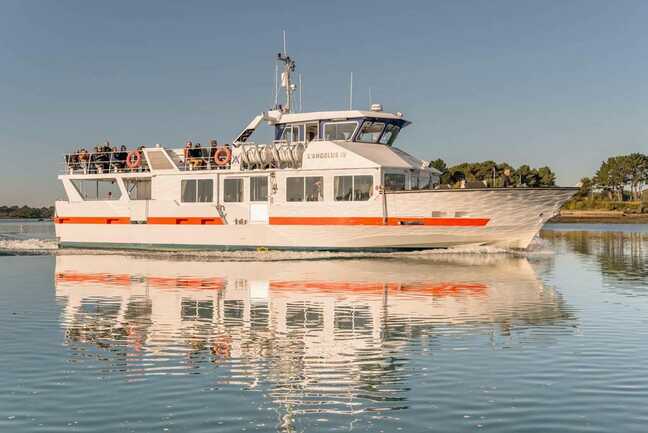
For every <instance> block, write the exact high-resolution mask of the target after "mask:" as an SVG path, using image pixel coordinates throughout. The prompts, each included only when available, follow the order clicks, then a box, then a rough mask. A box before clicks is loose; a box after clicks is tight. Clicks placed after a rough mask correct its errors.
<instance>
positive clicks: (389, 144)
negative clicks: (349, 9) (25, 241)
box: [55, 54, 577, 251]
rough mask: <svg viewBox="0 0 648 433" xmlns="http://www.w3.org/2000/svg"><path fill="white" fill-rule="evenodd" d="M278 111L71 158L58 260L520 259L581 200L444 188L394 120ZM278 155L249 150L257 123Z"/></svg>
mask: <svg viewBox="0 0 648 433" xmlns="http://www.w3.org/2000/svg"><path fill="white" fill-rule="evenodd" d="M278 61H279V62H281V63H282V64H283V68H284V70H283V73H282V76H281V81H282V86H283V87H284V88H285V89H286V101H285V105H283V106H282V105H279V104H277V105H275V107H273V109H272V110H270V111H267V112H263V113H261V114H259V115H258V116H256V117H255V118H254V119H253V120H252V121H251V122H250V124H249V125H248V126H247V127H246V128H245V129H244V130H243V131H242V132H241V133H240V134H239V136H238V137H237V138H236V139H235V140H234V141H233V143H232V144H231V145H230V144H225V145H219V144H218V143H216V142H215V141H214V140H212V141H210V145H209V146H205V147H201V146H200V145H198V144H196V145H194V144H193V143H192V142H187V144H186V145H185V147H184V148H180V149H173V148H167V147H164V146H161V145H156V146H155V147H143V146H142V147H140V148H139V149H137V150H132V151H130V152H128V150H127V149H126V148H124V147H122V148H121V149H120V150H118V149H117V148H111V147H110V146H107V147H104V148H96V149H95V151H94V152H87V151H85V150H81V151H78V152H75V153H73V154H70V155H67V156H66V172H65V174H63V175H60V176H59V179H60V180H61V181H62V183H63V186H64V188H65V192H66V194H67V200H65V201H58V202H56V218H55V223H56V236H57V238H58V240H59V245H60V247H78V248H120V249H152V250H180V249H209V250H212V249H213V250H223V249H231V250H245V249H257V250H258V249H261V250H264V249H288V250H327V251H394V250H418V249H430V248H449V247H456V246H467V245H491V246H496V247H503V248H522V249H523V248H526V247H527V246H528V245H529V243H530V242H531V240H532V239H533V237H534V236H535V235H536V234H537V233H538V231H539V230H540V228H541V227H542V226H543V225H544V223H545V222H546V221H547V220H549V219H550V218H551V217H553V216H554V215H556V214H557V213H558V210H559V209H560V207H561V206H562V204H563V203H564V202H565V201H567V200H568V199H569V198H570V197H571V196H572V195H573V194H574V192H575V191H576V190H577V189H576V188H557V187H552V188H479V189H439V174H440V173H439V172H438V171H437V170H435V169H434V168H430V167H429V166H428V162H427V161H424V160H421V159H418V158H416V157H414V156H412V155H410V154H408V153H406V152H404V151H403V150H400V149H399V148H396V147H395V146H394V144H395V141H396V139H397V137H398V135H399V132H400V131H401V129H402V128H405V127H407V126H408V125H409V124H410V122H409V121H407V120H406V119H405V118H404V117H403V115H402V113H388V112H385V111H383V109H382V106H381V105H380V104H373V105H372V106H371V107H370V109H369V110H367V111H361V110H345V111H320V112H308V113H302V112H299V113H296V112H294V110H293V105H294V104H293V92H294V90H295V86H294V84H292V81H291V74H292V72H294V69H295V63H294V61H293V60H292V59H291V58H290V57H288V56H286V55H285V54H283V55H282V54H280V55H278ZM263 122H266V123H267V124H269V125H271V126H272V127H273V128H274V138H275V139H274V140H273V141H272V143H267V144H256V143H254V142H252V141H250V139H251V136H252V135H253V134H254V132H255V131H256V129H257V128H258V127H259V126H260V125H261V124H262V123H263Z"/></svg>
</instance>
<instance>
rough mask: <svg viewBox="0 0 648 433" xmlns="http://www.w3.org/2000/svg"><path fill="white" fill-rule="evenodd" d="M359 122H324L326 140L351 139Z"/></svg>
mask: <svg viewBox="0 0 648 433" xmlns="http://www.w3.org/2000/svg"><path fill="white" fill-rule="evenodd" d="M357 127H358V122H330V123H325V124H324V139H325V140H329V141H332V140H347V141H348V140H351V137H353V133H354V132H355V130H356V128H357Z"/></svg>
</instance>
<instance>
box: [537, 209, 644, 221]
mask: <svg viewBox="0 0 648 433" xmlns="http://www.w3.org/2000/svg"><path fill="white" fill-rule="evenodd" d="M549 222H550V223H563V224H574V223H578V224H583V223H585V224H587V223H589V224H648V214H631V213H624V212H622V211H604V210H596V211H574V210H562V211H560V215H558V216H555V217H553V218H552V219H550V220H549Z"/></svg>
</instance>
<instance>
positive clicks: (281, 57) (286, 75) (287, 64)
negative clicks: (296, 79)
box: [277, 30, 295, 113]
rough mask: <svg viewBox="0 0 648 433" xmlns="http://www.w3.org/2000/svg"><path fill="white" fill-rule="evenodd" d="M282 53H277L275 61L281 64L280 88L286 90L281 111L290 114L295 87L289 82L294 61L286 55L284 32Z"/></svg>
mask: <svg viewBox="0 0 648 433" xmlns="http://www.w3.org/2000/svg"><path fill="white" fill-rule="evenodd" d="M283 40H284V52H283V53H277V61H279V62H281V63H283V65H284V66H283V72H282V73H281V87H283V88H285V89H286V106H285V107H284V109H283V111H284V112H285V113H290V111H291V110H292V108H293V95H292V94H293V92H294V91H295V85H294V84H293V83H292V81H291V76H290V75H291V73H293V72H295V61H294V60H293V59H291V58H290V56H289V55H288V54H287V53H286V31H285V30H284V32H283Z"/></svg>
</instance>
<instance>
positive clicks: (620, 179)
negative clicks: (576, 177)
mask: <svg viewBox="0 0 648 433" xmlns="http://www.w3.org/2000/svg"><path fill="white" fill-rule="evenodd" d="M624 165H625V159H624V157H623V156H612V157H610V158H608V159H607V161H603V162H602V163H601V167H600V168H599V169H598V170H597V171H596V176H595V177H594V182H595V183H596V185H597V186H598V187H599V188H601V189H603V190H604V191H606V192H607V193H608V198H609V199H610V200H611V199H612V198H613V197H614V195H616V198H617V200H619V201H620V200H623V186H624V185H625V172H626V169H625V167H624Z"/></svg>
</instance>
